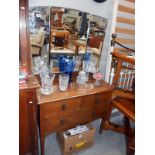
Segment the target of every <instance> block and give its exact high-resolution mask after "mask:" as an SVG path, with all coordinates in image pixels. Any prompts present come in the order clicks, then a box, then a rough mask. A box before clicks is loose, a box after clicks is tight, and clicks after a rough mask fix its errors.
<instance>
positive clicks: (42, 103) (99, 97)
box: [37, 80, 113, 155]
mask: <svg viewBox="0 0 155 155" xmlns="http://www.w3.org/2000/svg"><path fill="white" fill-rule="evenodd" d="M93 82H94V80H93V81H91V82H89V83H87V84H86V85H84V86H79V85H77V84H76V83H75V82H72V83H70V85H69V87H68V89H67V91H64V92H62V91H60V90H59V88H58V83H57V82H56V83H57V84H54V85H53V89H54V92H53V93H52V94H51V95H48V96H46V95H43V94H41V92H40V89H38V90H37V99H38V108H39V115H40V122H39V123H40V138H41V154H42V155H44V145H45V144H44V143H45V137H46V136H47V135H48V134H50V133H53V132H59V131H61V130H66V129H69V128H72V127H75V126H76V125H81V124H86V123H88V122H91V121H93V120H96V119H98V118H101V119H102V122H101V124H103V122H104V120H105V119H106V111H107V108H108V104H109V102H110V99H111V95H112V90H113V87H112V86H110V85H108V84H107V83H106V82H105V81H102V85H101V86H100V87H94V85H93ZM101 126H102V125H101Z"/></svg>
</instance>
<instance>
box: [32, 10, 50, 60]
mask: <svg viewBox="0 0 155 155" xmlns="http://www.w3.org/2000/svg"><path fill="white" fill-rule="evenodd" d="M49 15H50V7H31V8H29V29H30V30H29V31H30V46H31V47H30V49H31V55H32V57H35V56H45V57H48V53H49V35H50V16H49Z"/></svg>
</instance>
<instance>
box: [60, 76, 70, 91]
mask: <svg viewBox="0 0 155 155" xmlns="http://www.w3.org/2000/svg"><path fill="white" fill-rule="evenodd" d="M68 83H69V75H68V74H60V75H59V89H60V90H61V91H65V90H66V89H67V87H68Z"/></svg>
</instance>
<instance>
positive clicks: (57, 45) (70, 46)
mask: <svg viewBox="0 0 155 155" xmlns="http://www.w3.org/2000/svg"><path fill="white" fill-rule="evenodd" d="M106 26H107V19H105V18H103V17H99V16H96V15H91V14H90V13H87V12H83V11H80V10H75V9H69V8H61V7H50V6H49V7H47V6H46V7H45V6H42V7H41V6H39V7H30V8H29V31H30V45H31V48H30V49H31V55H32V60H34V59H35V58H36V56H40V57H42V58H43V59H44V61H46V62H47V63H48V64H49V65H50V66H51V67H52V70H54V71H56V72H57V71H58V72H59V71H60V70H59V61H60V57H61V56H62V55H63V56H65V57H72V58H74V59H76V60H78V61H81V62H79V64H81V68H82V61H83V60H84V59H85V58H86V57H85V56H86V52H89V53H91V55H93V56H94V57H96V58H97V64H99V61H100V56H101V52H102V48H103V46H104V36H105V31H106ZM32 65H34V61H33V62H32ZM32 67H33V66H32Z"/></svg>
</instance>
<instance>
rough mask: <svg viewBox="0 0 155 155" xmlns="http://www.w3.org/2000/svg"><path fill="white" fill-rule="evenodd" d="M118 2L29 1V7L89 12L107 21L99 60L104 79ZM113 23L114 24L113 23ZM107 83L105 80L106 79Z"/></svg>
mask: <svg viewBox="0 0 155 155" xmlns="http://www.w3.org/2000/svg"><path fill="white" fill-rule="evenodd" d="M117 5H118V0H107V1H105V2H104V3H96V2H95V1H93V0H29V6H31V7H33V6H57V7H66V8H71V9H76V10H81V11H85V12H89V13H90V14H94V15H98V16H101V17H104V18H107V19H108V25H107V29H106V35H105V39H104V46H103V50H102V55H101V58H100V67H99V69H100V71H101V72H102V73H103V74H104V77H106V76H107V75H106V74H108V73H109V71H108V70H109V68H110V67H109V66H110V63H111V58H110V52H111V47H110V41H111V34H112V32H114V31H113V30H114V27H115V21H116V20H115V16H116V10H117ZM113 22H114V23H113ZM106 81H107V78H106Z"/></svg>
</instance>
